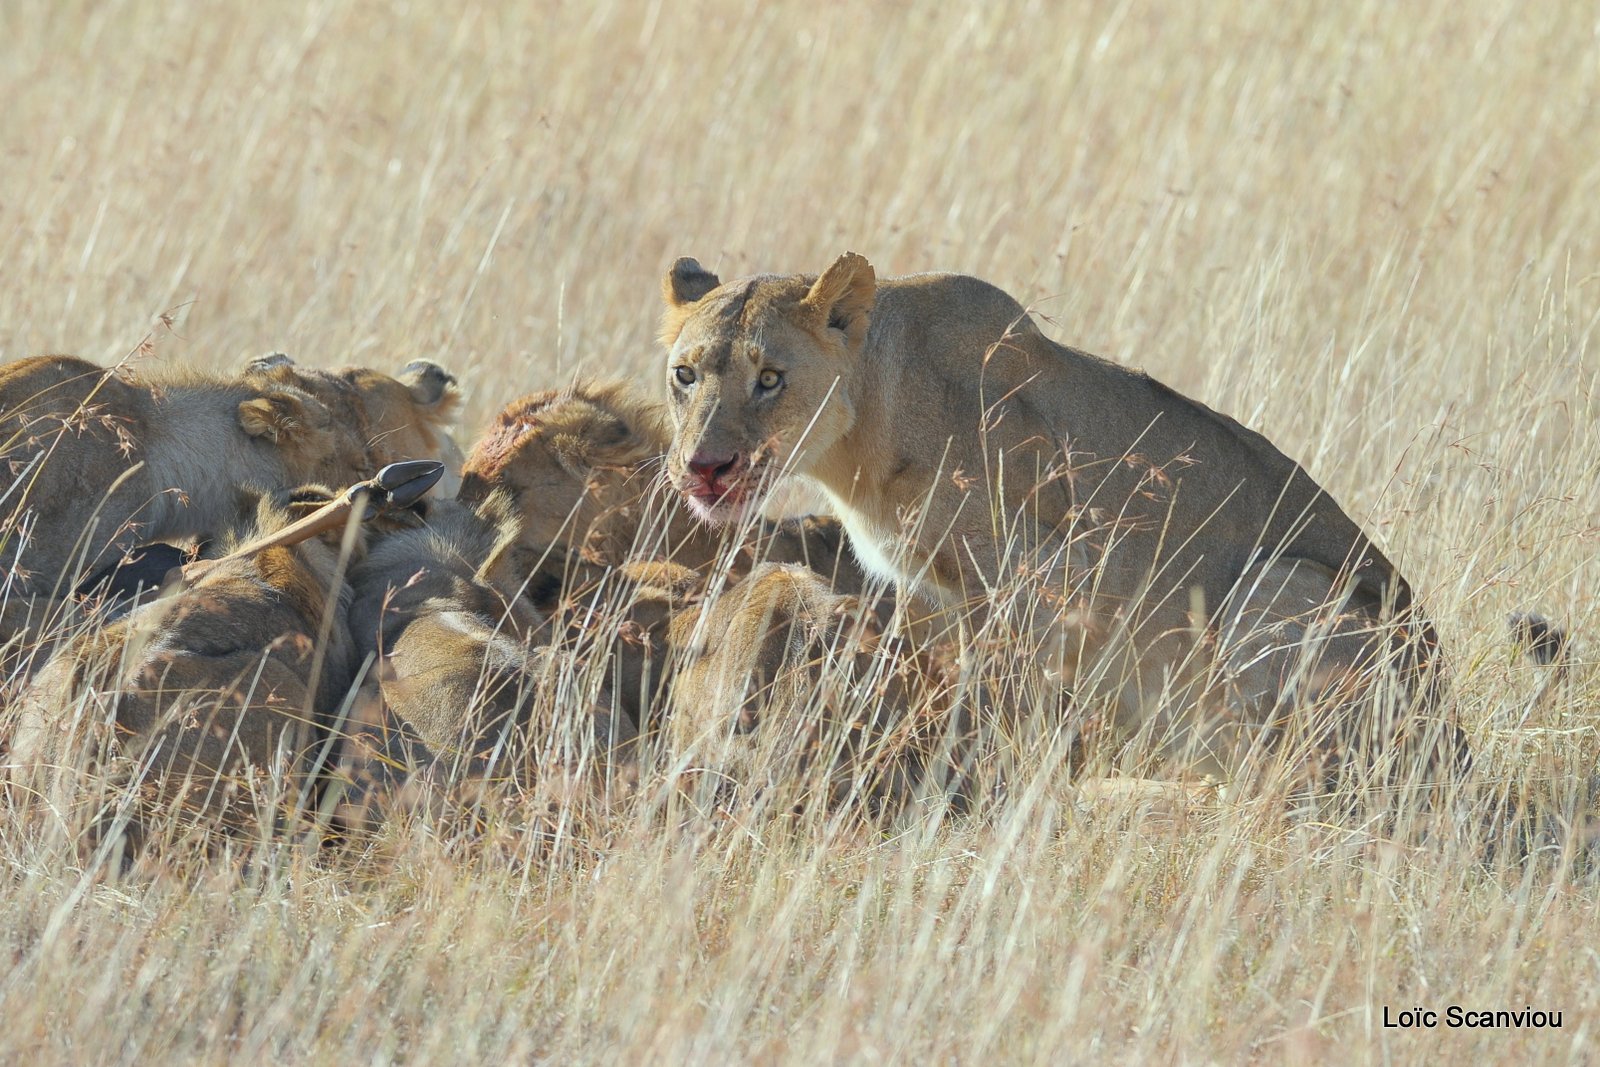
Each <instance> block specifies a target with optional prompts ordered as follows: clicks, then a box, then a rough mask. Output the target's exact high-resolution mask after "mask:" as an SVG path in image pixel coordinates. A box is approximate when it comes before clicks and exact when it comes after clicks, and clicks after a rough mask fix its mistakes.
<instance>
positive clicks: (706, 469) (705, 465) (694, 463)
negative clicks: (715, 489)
mask: <svg viewBox="0 0 1600 1067" xmlns="http://www.w3.org/2000/svg"><path fill="white" fill-rule="evenodd" d="M738 465H739V453H737V452H696V453H695V454H694V455H693V456H692V457H691V458H690V459H689V470H690V471H692V472H693V473H694V475H695V476H696V477H697V478H699V479H700V480H701V481H703V482H705V483H706V484H707V485H715V484H716V483H717V482H718V481H720V480H721V479H723V478H725V477H727V476H728V475H729V474H732V473H733V469H734V468H735V467H737V466H738Z"/></svg>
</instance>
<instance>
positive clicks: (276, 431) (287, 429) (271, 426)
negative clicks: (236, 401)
mask: <svg viewBox="0 0 1600 1067" xmlns="http://www.w3.org/2000/svg"><path fill="white" fill-rule="evenodd" d="M307 414H308V413H307V411H306V406H305V404H304V403H302V402H301V400H300V398H299V397H297V396H291V395H289V394H288V393H268V394H267V395H266V396H258V397H255V398H254V399H252V400H246V401H245V402H244V403H242V404H240V405H239V429H241V430H243V431H244V432H245V433H246V434H248V435H249V436H251V437H260V438H262V439H264V440H267V441H270V442H272V443H273V444H275V445H276V444H282V443H284V442H285V441H286V440H288V439H290V438H292V437H293V436H294V435H295V432H296V431H297V430H299V429H301V428H304V427H306V424H307V421H308V420H307Z"/></svg>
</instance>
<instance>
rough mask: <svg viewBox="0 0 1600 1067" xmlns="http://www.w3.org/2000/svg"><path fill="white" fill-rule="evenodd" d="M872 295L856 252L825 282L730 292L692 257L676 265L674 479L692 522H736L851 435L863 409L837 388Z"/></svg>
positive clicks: (672, 302)
mask: <svg viewBox="0 0 1600 1067" xmlns="http://www.w3.org/2000/svg"><path fill="white" fill-rule="evenodd" d="M876 288H877V281H876V278H875V276H874V274H873V271H872V265H871V264H869V263H868V262H867V261H866V260H865V259H863V258H862V257H861V256H858V255H856V254H855V253H853V252H847V253H845V254H844V255H842V256H840V257H839V259H838V260H837V261H835V262H834V264H833V266H831V267H829V268H828V269H827V270H826V271H824V272H823V273H822V275H821V276H820V277H817V278H812V277H808V276H803V275H796V276H793V277H787V278H785V277H775V276H770V275H766V276H760V277H756V278H750V279H746V280H743V281H738V282H730V283H729V284H727V285H723V284H722V283H721V282H720V281H719V280H718V278H717V276H716V275H714V274H712V273H710V272H709V271H707V270H705V269H704V268H702V267H701V266H700V264H699V263H697V262H695V261H694V260H692V259H680V260H678V261H677V262H676V263H674V264H673V265H672V269H671V270H670V271H668V272H667V276H666V278H665V279H664V280H663V281H662V284H661V290H662V294H663V296H664V297H665V298H666V304H667V309H666V315H665V317H664V318H663V320H662V328H661V340H662V343H663V344H665V345H666V346H667V348H668V351H669V354H668V357H667V388H668V391H669V393H670V395H671V397H672V405H671V407H672V419H673V424H674V427H675V429H676V433H675V434H674V437H673V442H672V448H671V450H670V451H669V452H668V457H667V471H668V474H669V476H670V477H671V479H672V484H673V486H674V487H675V488H676V489H677V490H678V491H679V492H680V493H682V494H683V496H684V498H685V499H686V500H687V501H688V504H689V507H690V508H691V509H692V510H693V511H694V513H695V514H696V515H698V516H700V517H701V518H702V519H704V520H706V521H708V522H714V523H715V522H726V521H728V520H730V519H732V518H734V517H735V516H737V515H739V514H741V513H742V511H743V509H744V508H745V506H746V505H747V503H748V502H749V500H750V498H751V496H752V494H753V492H754V491H755V490H756V489H757V488H758V487H759V486H760V485H761V483H762V480H763V478H764V477H766V476H768V474H769V472H771V473H773V474H775V473H777V471H778V470H787V471H788V472H790V473H795V474H804V473H806V472H807V471H808V470H809V469H811V468H812V467H813V466H814V465H815V464H816V463H818V462H821V460H820V459H819V458H818V457H823V456H825V455H826V453H827V451H828V449H829V448H830V447H832V446H833V445H834V444H836V443H837V442H838V441H839V439H840V438H841V437H842V436H843V435H844V434H845V433H846V432H848V431H849V429H850V427H851V425H852V424H853V423H854V421H855V410H854V407H853V406H852V402H851V397H850V395H849V392H848V390H845V389H841V388H840V386H841V384H842V383H844V382H847V381H848V380H849V377H850V373H849V372H850V368H851V366H852V364H853V362H854V360H855V359H856V357H857V356H858V355H859V354H860V352H861V349H862V346H863V345H864V344H865V342H866V337H867V326H868V324H869V321H870V319H871V315H872V305H873V298H874V294H875V292H876ZM802 449H803V451H802Z"/></svg>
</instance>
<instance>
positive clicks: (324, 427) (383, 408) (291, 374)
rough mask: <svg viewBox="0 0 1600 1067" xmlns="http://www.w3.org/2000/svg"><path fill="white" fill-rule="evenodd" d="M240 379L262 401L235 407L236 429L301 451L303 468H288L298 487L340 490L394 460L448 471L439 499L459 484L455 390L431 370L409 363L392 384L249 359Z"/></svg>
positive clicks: (280, 358) (346, 371)
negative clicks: (439, 465) (424, 462)
mask: <svg viewBox="0 0 1600 1067" xmlns="http://www.w3.org/2000/svg"><path fill="white" fill-rule="evenodd" d="M244 379H245V380H246V381H247V382H250V383H251V384H253V385H256V386H258V387H259V388H261V389H262V390H263V396H262V397H261V398H260V399H259V400H253V401H249V402H247V403H246V405H244V406H242V407H241V408H240V426H241V428H243V429H244V431H245V432H246V433H248V434H250V435H251V436H255V437H261V436H266V437H269V438H270V439H271V440H273V441H274V442H275V443H277V444H278V445H280V446H283V445H285V444H294V443H296V442H298V443H301V444H303V445H304V446H305V447H303V448H300V449H299V450H298V451H299V452H304V453H306V454H307V455H306V460H307V462H306V463H304V464H292V465H294V466H295V471H294V473H296V474H297V475H298V476H299V477H298V479H297V480H302V481H307V482H326V483H330V484H333V485H343V484H347V483H348V482H351V481H355V480H358V479H360V478H364V477H368V476H370V475H371V474H374V473H376V471H377V470H378V468H380V467H382V466H384V465H385V464H388V463H394V462H396V461H398V460H404V459H437V460H441V461H443V462H444V464H445V468H446V473H445V481H444V483H443V488H442V489H441V490H440V492H441V494H444V495H448V494H449V493H451V492H453V491H454V489H455V486H456V485H457V484H458V482H459V472H460V470H461V450H460V449H459V448H458V447H457V446H456V443H455V441H453V440H452V439H451V437H450V435H449V433H448V429H447V428H448V424H449V422H450V419H451V417H452V416H453V414H454V411H455V408H456V405H457V403H458V402H459V400H460V391H459V390H458V389H457V388H456V379H455V377H454V376H453V375H451V374H450V373H449V372H448V371H446V370H445V369H444V368H443V367H440V366H439V365H438V364H437V363H433V362H431V361H429V360H415V361H413V362H411V363H408V364H406V366H405V367H404V368H403V369H402V370H401V371H400V373H399V375H398V376H396V377H391V376H389V375H387V374H384V373H382V372H381V371H375V370H371V369H369V368H366V367H347V368H343V369H340V370H332V371H329V370H320V369H317V368H314V367H302V366H300V365H298V364H297V363H295V361H294V360H293V359H291V358H289V357H288V356H286V355H284V354H283V353H282V352H273V353H270V354H268V355H265V356H259V357H257V358H255V359H252V360H249V361H248V362H247V363H246V364H245V367H244ZM307 431H311V432H307ZM296 434H298V437H296ZM290 458H291V460H292V459H293V455H291V456H290Z"/></svg>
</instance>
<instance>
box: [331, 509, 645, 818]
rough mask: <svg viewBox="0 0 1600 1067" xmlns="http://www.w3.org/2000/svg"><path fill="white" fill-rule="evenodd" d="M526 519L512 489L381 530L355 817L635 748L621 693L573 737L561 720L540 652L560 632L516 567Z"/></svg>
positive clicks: (366, 649) (350, 785)
mask: <svg viewBox="0 0 1600 1067" xmlns="http://www.w3.org/2000/svg"><path fill="white" fill-rule="evenodd" d="M522 522H523V519H522V518H521V516H520V515H518V514H517V513H515V512H514V511H513V510H512V508H511V507H510V504H509V502H508V499H507V497H506V495H505V494H503V493H491V494H489V495H488V496H486V497H485V498H484V499H483V500H481V501H480V502H479V503H478V504H477V505H476V506H475V507H469V506H467V505H466V504H463V503H460V502H457V501H441V502H437V503H434V504H432V505H431V506H429V507H428V508H427V511H426V517H425V519H424V522H423V525H422V526H421V527H420V528H418V529H412V530H402V531H399V532H394V533H390V534H387V535H384V536H382V537H380V538H377V539H375V543H374V545H373V547H372V551H371V553H370V554H369V556H368V557H367V559H366V560H365V561H363V563H362V564H361V565H360V566H359V567H357V568H356V569H355V571H354V572H353V573H352V576H351V581H352V584H353V586H354V588H355V602H354V605H353V607H352V610H351V614H350V618H351V626H352V629H353V631H354V634H355V637H356V641H357V646H358V650H359V652H360V654H362V655H371V656H373V657H375V661H376V663H377V665H378V669H377V673H376V684H375V691H374V692H371V693H369V694H368V696H369V703H368V706H367V709H366V713H367V714H366V718H365V720H364V721H363V722H360V723H358V724H357V725H356V727H355V728H354V729H353V730H352V731H351V732H350V736H349V738H348V739H347V741H346V743H345V745H344V752H343V757H342V759H341V765H340V775H341V778H342V782H343V788H344V790H345V797H344V799H343V801H342V802H341V805H340V812H341V817H342V819H343V821H344V823H345V824H346V825H347V826H350V827H352V828H355V827H366V828H369V829H370V828H372V827H373V826H374V825H375V824H376V823H377V822H378V821H379V820H380V819H381V818H382V817H383V816H384V815H385V814H386V813H392V812H394V811H395V810H396V809H404V810H416V809H417V808H419V807H422V806H426V804H427V798H430V797H439V796H442V795H458V794H459V791H460V789H461V788H463V787H464V786H467V785H469V784H470V785H471V786H472V787H473V788H477V787H481V786H482V785H483V784H486V783H489V782H494V783H505V784H510V785H513V786H517V787H523V788H525V787H528V786H531V785H533V784H534V783H536V782H538V781H539V780H541V779H542V778H548V777H550V776H551V775H552V774H558V773H562V772H565V771H567V770H570V769H571V768H572V767H573V766H575V765H577V764H578V763H580V762H584V763H587V764H588V765H590V766H599V767H601V768H604V767H605V766H606V765H607V764H608V763H610V762H615V761H617V760H622V759H625V758H626V751H627V749H628V746H629V745H630V744H631V742H632V740H633V737H634V736H635V732H634V728H633V723H632V722H631V721H630V720H629V719H627V717H626V716H621V715H617V714H615V713H614V711H613V710H612V709H611V708H610V707H609V701H607V700H604V699H603V698H602V700H601V701H600V702H599V703H596V704H595V705H593V706H592V707H591V708H589V709H588V710H587V712H586V713H585V714H584V715H583V716H581V717H583V718H586V719H587V722H585V723H579V724H578V725H577V731H576V732H575V733H571V732H569V735H567V736H562V735H561V730H560V724H559V723H558V722H556V721H555V718H553V716H556V715H557V712H558V711H559V708H558V707H557V706H556V702H555V701H553V700H552V699H551V692H550V690H551V685H550V683H551V678H550V677H549V674H550V671H549V670H547V666H548V665H547V664H546V663H545V662H544V661H543V659H542V657H541V654H540V652H539V651H538V650H536V649H535V648H533V645H534V643H535V642H538V641H542V640H545V639H546V638H547V637H548V636H549V629H550V628H549V626H548V625H547V624H546V621H545V619H544V618H543V616H542V615H541V614H540V613H539V612H538V611H536V610H534V609H533V607H532V606H531V604H529V602H528V601H526V600H525V599H523V598H522V597H521V596H519V590H520V586H521V582H520V580H519V578H518V577H517V575H516V574H515V573H514V572H513V571H512V569H511V567H510V559H511V558H512V557H511V553H510V552H509V549H510V548H511V547H512V546H514V545H515V544H516V543H517V541H518V538H519V536H520V534H521V526H522ZM580 735H582V736H580ZM440 790H443V791H444V792H443V793H441V792H440Z"/></svg>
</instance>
